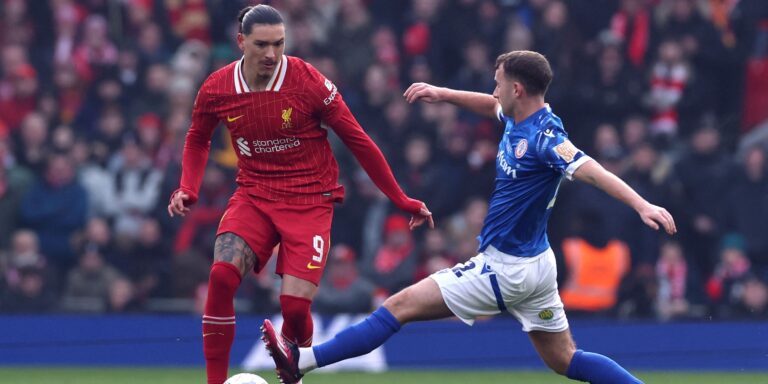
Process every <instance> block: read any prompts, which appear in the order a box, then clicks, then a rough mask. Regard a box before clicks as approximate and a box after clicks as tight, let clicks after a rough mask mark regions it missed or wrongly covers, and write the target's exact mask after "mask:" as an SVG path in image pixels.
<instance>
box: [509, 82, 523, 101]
mask: <svg viewBox="0 0 768 384" xmlns="http://www.w3.org/2000/svg"><path fill="white" fill-rule="evenodd" d="M512 89H513V90H514V91H515V97H523V96H524V95H525V87H523V84H522V83H520V82H519V81H515V82H513V83H512Z"/></svg>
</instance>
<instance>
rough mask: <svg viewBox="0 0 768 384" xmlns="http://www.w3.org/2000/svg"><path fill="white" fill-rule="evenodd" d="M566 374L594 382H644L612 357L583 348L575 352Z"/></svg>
mask: <svg viewBox="0 0 768 384" xmlns="http://www.w3.org/2000/svg"><path fill="white" fill-rule="evenodd" d="M566 376H568V378H569V379H573V380H579V381H586V382H589V383H592V384H624V383H627V384H643V382H642V381H640V380H639V379H638V378H636V377H634V376H632V375H631V374H630V373H629V372H627V370H626V369H624V368H622V367H621V366H620V365H619V364H618V363H616V362H615V361H613V360H611V359H610V358H608V357H605V356H603V355H601V354H598V353H591V352H584V351H582V350H581V349H579V350H577V351H576V353H574V354H573V358H572V359H571V365H569V366H568V372H567V373H566Z"/></svg>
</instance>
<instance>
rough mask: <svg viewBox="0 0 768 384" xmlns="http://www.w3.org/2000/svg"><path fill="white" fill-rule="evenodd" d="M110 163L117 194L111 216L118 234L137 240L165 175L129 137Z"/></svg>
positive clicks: (112, 205) (114, 196)
mask: <svg viewBox="0 0 768 384" xmlns="http://www.w3.org/2000/svg"><path fill="white" fill-rule="evenodd" d="M110 163H111V164H110V166H109V171H110V173H111V174H112V190H113V191H114V194H113V195H112V199H110V200H111V208H112V211H111V212H110V213H111V215H112V217H113V218H114V220H115V224H114V230H115V235H116V236H117V237H118V238H119V239H120V238H126V239H135V238H136V237H137V236H138V235H139V232H140V228H141V222H142V220H143V219H144V218H145V217H147V216H148V215H149V214H150V212H151V210H152V209H153V208H155V203H157V199H158V196H159V194H160V182H161V181H162V176H163V175H162V173H161V172H160V171H159V170H157V169H155V168H152V162H151V160H150V159H149V158H148V157H147V155H146V153H144V151H143V149H142V148H141V147H139V145H138V143H137V142H136V138H135V137H132V136H126V138H125V139H124V141H123V147H122V149H121V151H120V153H119V154H118V155H116V156H115V157H113V159H112V161H111V162H110ZM120 240H122V239H120Z"/></svg>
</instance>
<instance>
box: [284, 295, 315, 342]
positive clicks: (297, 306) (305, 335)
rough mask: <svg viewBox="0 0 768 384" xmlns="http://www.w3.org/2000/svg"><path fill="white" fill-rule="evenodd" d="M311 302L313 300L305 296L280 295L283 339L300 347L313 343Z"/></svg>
mask: <svg viewBox="0 0 768 384" xmlns="http://www.w3.org/2000/svg"><path fill="white" fill-rule="evenodd" d="M311 304H312V300H309V299H305V298H303V297H297V296H289V295H280V308H281V309H282V312H283V330H282V333H283V339H285V340H288V341H290V342H292V343H294V344H296V345H298V346H299V347H304V348H306V347H309V346H311V345H312V327H313V326H312V313H311V312H310V310H309V306H310V305H311Z"/></svg>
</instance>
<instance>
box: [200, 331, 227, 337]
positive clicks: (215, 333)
mask: <svg viewBox="0 0 768 384" xmlns="http://www.w3.org/2000/svg"><path fill="white" fill-rule="evenodd" d="M211 335H222V336H224V334H223V333H221V332H211V333H203V337H206V336H211Z"/></svg>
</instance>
